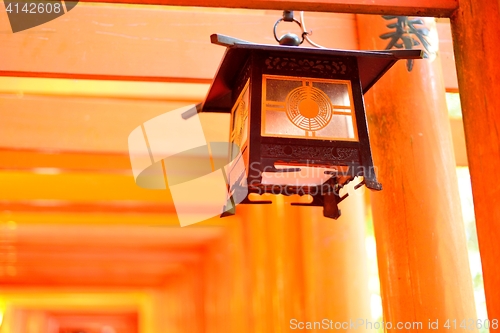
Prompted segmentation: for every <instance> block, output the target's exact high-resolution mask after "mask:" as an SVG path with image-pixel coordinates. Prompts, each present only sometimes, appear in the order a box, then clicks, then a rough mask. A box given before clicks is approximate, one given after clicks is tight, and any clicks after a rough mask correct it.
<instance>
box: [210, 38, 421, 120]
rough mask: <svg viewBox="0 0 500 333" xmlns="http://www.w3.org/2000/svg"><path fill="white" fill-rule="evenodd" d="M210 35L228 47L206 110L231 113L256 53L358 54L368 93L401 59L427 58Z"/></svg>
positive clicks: (406, 52) (405, 53)
mask: <svg viewBox="0 0 500 333" xmlns="http://www.w3.org/2000/svg"><path fill="white" fill-rule="evenodd" d="M210 38H211V41H212V43H213V44H218V45H222V46H226V47H227V49H226V52H225V54H224V58H223V59H222V62H221V63H220V65H219V68H218V70H217V73H216V74H215V78H214V80H213V82H212V84H211V86H210V89H209V91H208V95H207V97H206V99H205V102H204V103H203V106H202V110H201V111H202V112H231V107H232V104H231V103H232V100H231V91H232V89H233V88H234V87H235V85H236V80H237V78H238V75H239V72H240V71H239V69H243V66H245V63H246V61H247V60H248V58H249V57H250V54H251V53H252V52H259V51H267V52H269V51H271V52H276V51H278V52H284V51H285V52H290V53H291V54H294V55H300V54H304V55H317V56H332V57H336V58H338V57H356V58H357V62H358V70H359V78H360V81H361V88H362V90H363V93H365V92H367V91H368V90H369V89H370V88H371V87H372V86H373V85H374V84H375V82H377V81H378V80H379V79H380V78H381V77H382V75H384V74H385V72H387V71H388V70H389V69H390V68H391V67H392V66H393V65H394V64H395V63H396V62H397V61H398V60H400V59H421V58H423V51H422V50H384V51H346V50H336V49H323V48H321V49H320V48H309V47H297V46H281V45H279V46H275V45H265V44H254V43H250V42H246V41H243V40H239V39H235V38H232V37H227V36H224V35H218V34H214V35H212V36H210Z"/></svg>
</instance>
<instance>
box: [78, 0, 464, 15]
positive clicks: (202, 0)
mask: <svg viewBox="0 0 500 333" xmlns="http://www.w3.org/2000/svg"><path fill="white" fill-rule="evenodd" d="M83 1H85V2H103V1H102V0H83ZM104 2H107V3H129V4H141V5H164V6H165V5H167V6H199V7H226V8H250V9H276V10H285V9H288V10H303V11H313V12H335V13H357V14H376V15H386V14H392V15H409V16H435V17H448V16H450V15H451V13H452V12H453V11H454V10H456V9H457V8H458V2H457V1H456V0H440V1H433V0H372V1H366V0H237V1H234V0H108V1H104Z"/></svg>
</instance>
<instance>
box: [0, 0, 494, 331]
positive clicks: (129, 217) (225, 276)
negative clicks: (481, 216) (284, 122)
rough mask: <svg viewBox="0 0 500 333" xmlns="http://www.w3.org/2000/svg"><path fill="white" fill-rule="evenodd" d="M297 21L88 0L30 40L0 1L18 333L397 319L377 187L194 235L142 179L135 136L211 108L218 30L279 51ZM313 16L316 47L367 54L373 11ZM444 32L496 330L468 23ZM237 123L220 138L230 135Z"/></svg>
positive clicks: (9, 245) (0, 320) (4, 197)
mask: <svg viewBox="0 0 500 333" xmlns="http://www.w3.org/2000/svg"><path fill="white" fill-rule="evenodd" d="M280 17H281V12H279V11H257V10H253V11H251V10H229V9H207V8H203V9H202V8H188V7H185V8H177V7H157V6H139V5H109V4H106V5H104V4H88V3H85V4H84V3H80V4H78V6H77V7H76V8H75V9H73V10H72V11H71V12H69V13H68V14H66V15H65V16H63V17H61V18H59V19H56V20H54V21H51V22H48V23H46V24H44V25H41V26H38V27H35V28H32V29H30V30H27V31H24V32H20V33H16V34H12V33H11V32H10V27H9V25H8V21H7V16H6V14H5V12H4V7H3V6H0V31H1V34H0V45H2V53H1V54H0V63H2V65H1V70H2V71H1V73H0V332H2V333H139V332H140V333H157V332H173V333H175V332H189V333H191V332H282V331H288V329H289V325H288V321H289V320H290V319H292V318H297V319H298V320H318V318H320V319H322V318H331V319H335V320H346V319H347V320H348V319H349V318H358V317H359V318H367V319H370V320H373V321H377V320H382V319H383V318H382V303H381V297H380V285H379V279H378V272H377V261H376V259H377V256H376V241H375V237H374V232H373V223H372V217H371V209H370V195H369V193H368V191H365V190H364V189H363V190H358V191H359V192H356V193H358V194H357V195H355V196H353V197H352V198H349V199H348V200H346V201H345V202H343V203H342V206H341V208H342V209H343V216H342V217H341V219H339V220H338V221H334V220H328V219H324V218H323V217H322V214H321V210H318V209H313V208H298V207H294V208H291V207H290V206H288V205H287V202H286V201H285V199H283V198H282V197H274V198H272V200H274V204H273V205H270V206H266V207H263V206H255V205H252V207H246V206H242V205H240V206H238V214H237V215H236V216H234V217H230V218H224V219H220V218H218V217H216V218H213V219H210V220H207V221H204V222H202V223H199V224H196V225H193V226H189V227H184V228H181V227H180V226H179V222H178V220H177V217H176V215H175V208H174V206H173V203H172V200H171V197H170V194H169V192H168V190H167V191H153V190H145V189H141V188H139V187H138V186H136V185H135V183H134V178H133V176H132V173H131V169H130V162H129V157H128V149H127V137H128V135H129V133H130V132H131V131H132V130H133V129H134V128H136V127H137V126H140V125H141V124H142V123H143V122H145V121H147V120H149V119H151V118H153V117H155V116H157V115H160V114H163V113H165V112H168V111H170V110H174V109H176V108H179V107H182V106H185V105H189V104H193V103H198V102H200V101H202V100H203V99H204V97H205V94H206V92H207V90H208V87H209V84H210V82H211V78H212V77H213V75H214V73H215V71H216V69H217V66H218V63H219V61H220V60H221V59H222V54H223V51H224V48H222V47H219V46H214V45H211V44H210V42H209V36H210V34H212V33H222V34H227V35H231V36H235V37H238V38H241V39H245V40H249V41H253V42H260V43H268V44H275V41H274V38H273V36H272V26H273V24H274V22H275V21H276V20H277V19H278V18H280ZM306 19H307V20H308V21H307V26H308V28H309V29H313V30H314V40H315V41H316V42H318V43H320V44H322V45H325V46H327V47H334V48H343V49H358V48H359V47H358V37H357V29H356V16H355V15H350V14H331V13H329V14H327V13H307V15H306ZM436 26H437V31H438V35H439V48H440V51H439V52H440V57H441V63H442V70H443V78H444V81H445V86H446V90H447V102H448V109H449V119H450V126H451V129H452V135H453V144H454V152H455V157H456V165H457V175H458V180H459V187H460V196H461V199H462V202H461V204H462V210H463V214H464V223H465V229H466V235H467V242H468V251H469V261H470V271H471V274H472V279H473V283H474V291H475V300H476V309H477V312H478V317H479V318H487V316H486V310H485V304H484V292H483V287H482V275H481V264H480V257H479V252H478V246H477V237H476V232H475V224H474V212H473V205H472V195H471V188H470V180H469V175H468V168H467V157H466V153H465V142H464V134H463V129H462V120H461V112H460V103H459V98H458V87H457V83H456V74H455V68H454V60H453V50H452V43H451V34H450V27H449V22H447V20H445V19H440V20H437V22H436ZM280 29H283V31H285V30H286V31H287V30H288V29H289V27H282V28H280ZM293 29H296V28H292V30H293ZM403 66H404V65H403ZM26 73H39V74H37V75H31V74H30V75H28V74H26ZM54 73H59V74H57V75H54ZM72 73H76V74H75V75H73V74H72ZM57 77H60V78H57ZM145 77H150V78H151V79H144V78H145ZM228 123H229V121H228V119H222V120H221V119H218V120H217V121H215V120H214V121H212V123H210V120H208V122H206V123H204V125H205V128H204V129H205V131H207V132H211V131H213V132H214V133H212V134H214V135H219V136H221V137H228V135H229V134H228V133H229V128H228V127H227V126H226V124H228ZM285 207H286V208H285ZM348 281H349V283H350V284H349V283H348ZM346 286H347V287H346ZM366 331H377V330H368V329H367V330H366Z"/></svg>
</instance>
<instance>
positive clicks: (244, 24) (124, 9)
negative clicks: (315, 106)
mask: <svg viewBox="0 0 500 333" xmlns="http://www.w3.org/2000/svg"><path fill="white" fill-rule="evenodd" d="M448 1H449V0H448ZM0 8H3V4H2V5H0ZM280 17H281V12H265V11H248V10H247V11H242V10H236V11H235V10H217V11H214V10H208V9H205V8H194V9H193V8H171V7H162V8H158V7H153V6H130V5H119V4H106V5H99V6H96V5H94V4H85V3H80V4H78V6H76V7H75V9H73V10H72V11H70V12H69V13H67V14H66V15H65V16H64V18H61V19H57V20H52V21H50V22H47V23H45V24H43V25H40V26H38V27H34V28H32V29H29V30H26V31H23V32H19V33H15V34H13V33H2V34H0V45H2V58H1V59H2V61H0V75H5V76H23V77H57V78H71V79H99V80H129V81H132V80H136V81H159V82H178V81H182V82H191V83H200V82H201V83H206V82H209V81H211V80H212V78H213V76H214V74H215V71H216V70H217V67H218V65H219V63H220V61H221V59H222V55H223V54H224V51H225V48H224V47H221V46H217V45H212V44H211V43H210V35H211V34H213V33H221V34H225V35H229V36H234V37H238V38H240V39H245V40H248V41H251V42H258V43H265V44H275V45H276V41H275V40H274V37H273V25H274V23H275V22H276V20H277V19H278V18H280ZM353 18H354V16H353V15H349V14H332V13H328V14H324V13H310V14H308V15H306V19H307V24H308V29H312V30H313V31H314V40H315V41H316V42H318V43H320V44H323V45H325V46H327V47H337V48H347V49H357V42H356V30H355V25H354V19H353ZM290 29H291V30H293V31H294V32H296V33H297V32H299V27H298V26H297V25H295V24H293V25H290V24H285V23H282V24H280V25H279V27H278V34H283V33H285V32H286V30H290ZM0 31H10V26H9V22H8V20H7V19H3V20H0Z"/></svg>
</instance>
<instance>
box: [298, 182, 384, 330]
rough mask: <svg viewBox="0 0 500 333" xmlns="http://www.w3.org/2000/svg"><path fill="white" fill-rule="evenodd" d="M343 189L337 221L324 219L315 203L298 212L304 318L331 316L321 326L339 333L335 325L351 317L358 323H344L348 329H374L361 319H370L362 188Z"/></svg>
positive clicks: (312, 319) (349, 319)
mask: <svg viewBox="0 0 500 333" xmlns="http://www.w3.org/2000/svg"><path fill="white" fill-rule="evenodd" d="M347 187H348V188H349V190H350V196H349V197H348V198H347V199H346V200H344V201H342V202H341V203H340V205H339V208H340V209H341V210H342V215H341V216H340V218H339V219H338V220H332V219H329V218H325V217H324V216H323V212H322V208H320V207H314V208H310V207H304V208H303V209H302V211H301V216H302V222H301V230H302V251H303V258H304V264H303V266H304V282H305V304H306V307H305V308H306V315H305V319H307V320H308V321H318V320H319V321H322V320H323V319H328V320H331V321H330V322H329V323H328V326H325V327H323V328H324V329H325V328H328V329H331V330H333V331H341V332H343V331H347V330H345V329H344V330H343V329H342V328H341V325H342V324H343V323H344V322H345V323H350V321H353V322H355V324H356V325H358V326H356V327H350V329H351V331H355V332H359V333H363V332H375V331H376V330H370V326H369V325H367V323H366V322H367V321H371V322H373V321H374V320H373V318H371V312H370V293H369V290H368V277H369V273H368V263H367V253H366V247H365V239H366V230H365V220H366V216H365V209H364V193H363V192H364V191H365V189H364V188H361V189H359V190H357V191H354V190H353V186H352V185H349V186H347ZM359 320H363V321H365V323H361V321H359ZM336 325H338V326H336ZM345 327H347V326H345V325H344V328H345ZM319 331H320V330H318V332H319Z"/></svg>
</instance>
